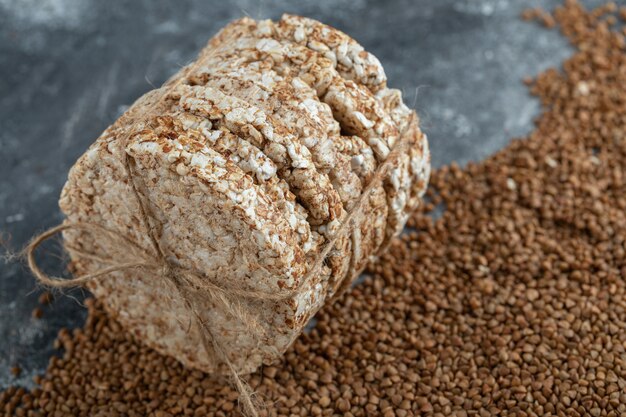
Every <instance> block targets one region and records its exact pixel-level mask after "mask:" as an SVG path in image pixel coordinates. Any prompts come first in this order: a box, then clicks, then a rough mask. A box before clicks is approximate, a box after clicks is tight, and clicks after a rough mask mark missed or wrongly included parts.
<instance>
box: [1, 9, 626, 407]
mask: <svg viewBox="0 0 626 417" xmlns="http://www.w3.org/2000/svg"><path fill="white" fill-rule="evenodd" d="M614 12H616V13H619V15H620V16H621V18H622V19H626V9H621V10H617V8H616V6H615V5H614V4H608V5H607V6H605V7H603V8H601V9H597V10H594V11H591V12H587V11H585V10H584V9H583V8H582V7H581V6H580V5H579V4H578V3H576V2H574V1H567V2H566V4H565V6H563V7H560V8H558V9H557V10H556V11H555V12H554V14H553V15H552V16H551V19H553V20H554V23H555V24H556V25H558V26H559V27H560V28H561V30H562V32H563V33H564V34H565V35H566V36H567V37H568V38H569V39H570V40H571V42H572V43H573V44H574V46H576V47H577V49H578V50H577V52H576V54H575V55H574V56H573V57H572V58H571V59H569V60H568V61H567V62H565V63H564V65H563V68H564V71H563V72H560V71H557V70H548V71H546V72H544V73H543V74H541V75H539V76H538V77H537V79H535V80H529V84H530V85H531V89H532V92H533V93H534V94H536V95H537V96H538V97H539V98H540V99H541V102H542V104H543V106H544V113H543V114H542V115H541V117H540V118H539V119H538V121H537V128H536V130H535V131H534V132H533V133H532V134H531V135H530V136H529V137H527V138H525V139H522V140H515V141H514V142H512V143H511V145H510V146H508V147H507V148H506V149H504V150H502V151H501V152H498V153H497V154H496V155H494V156H492V157H491V158H489V159H488V160H486V161H484V162H481V163H475V164H469V165H468V166H467V167H466V168H464V169H461V168H459V167H458V166H456V165H454V164H453V165H451V166H448V167H443V168H441V169H439V170H438V171H437V172H435V173H434V175H433V177H432V186H431V189H430V199H431V203H430V204H428V205H427V207H423V208H422V210H421V211H419V212H417V213H415V214H414V215H413V217H412V219H411V222H410V225H411V227H412V229H411V231H409V232H408V233H406V234H405V235H404V236H403V237H402V238H401V239H397V240H396V241H395V242H394V244H393V246H392V248H391V250H390V252H389V254H388V255H386V256H385V257H383V258H382V259H381V260H380V261H379V262H378V263H376V264H374V265H371V267H370V270H369V273H370V278H368V279H366V280H365V282H364V283H362V284H360V285H358V286H356V287H355V288H354V289H353V290H352V291H351V292H350V293H349V294H347V295H346V296H345V297H343V298H342V299H340V300H339V301H338V302H336V303H335V304H334V305H332V306H328V307H326V308H325V309H324V310H323V311H321V312H320V313H319V314H318V316H317V320H318V322H317V324H316V326H315V328H314V329H313V330H312V331H311V332H310V333H308V334H305V335H302V337H300V338H299V339H298V340H297V342H296V343H295V345H294V346H293V347H292V348H291V349H290V350H289V351H288V353H287V355H286V357H285V359H284V360H283V362H282V363H281V364H280V365H277V366H272V367H265V368H264V369H263V370H262V371H261V372H259V373H257V374H254V375H252V376H250V377H249V379H248V381H249V383H250V385H251V386H252V387H253V388H254V389H255V391H256V392H257V393H258V395H259V396H260V397H261V398H262V399H263V400H264V402H265V404H266V408H265V410H263V411H262V412H261V414H262V415H268V416H288V415H312V416H317V415H323V416H330V415H344V416H364V415H369V416H384V417H391V416H398V417H406V416H414V415H437V416H442V415H455V416H469V415H478V416H488V415H509V416H512V415H516V416H526V415H528V416H534V415H547V414H554V415H574V416H583V415H591V416H620V415H625V414H626V128H625V126H626V50H625V45H626V43H625V41H624V35H625V32H624V31H623V30H622V29H620V26H618V22H617V20H616V18H615V17H614V16H615V13H614ZM525 16H526V17H529V18H539V19H540V20H542V21H544V23H546V21H547V24H549V25H551V24H552V20H551V19H547V18H546V17H545V16H546V15H545V13H544V12H537V11H533V12H529V13H527V14H526V15H525ZM435 207H438V208H439V209H442V210H443V215H442V216H441V217H439V218H437V219H434V218H433V216H432V215H431V214H430V212H431V211H432V210H433V209H434V208H435ZM88 307H89V318H88V320H87V323H86V325H85V327H84V328H83V329H76V330H74V331H73V332H70V331H67V330H64V331H62V332H61V334H60V335H59V341H58V343H59V347H62V348H63V351H64V354H63V357H62V358H58V357H53V358H52V359H51V361H50V365H49V367H48V370H47V372H46V374H45V375H44V376H43V377H38V378H37V380H36V382H37V383H38V384H39V386H40V388H36V389H34V390H33V391H31V392H27V391H25V390H24V389H22V388H9V389H8V390H7V391H5V392H3V393H2V394H0V410H2V411H4V412H5V413H6V414H8V415H17V416H38V415H51V416H123V415H127V416H145V415H149V416H158V417H161V416H174V415H187V416H205V415H208V416H226V415H232V414H237V393H236V391H235V390H234V389H232V388H230V387H229V386H228V384H226V383H225V382H224V381H221V382H218V381H214V380H212V379H210V378H209V377H208V376H206V375H205V374H202V373H201V372H198V371H189V370H185V369H183V368H182V366H180V365H179V364H178V363H177V362H175V361H174V360H172V359H170V358H166V357H163V356H160V355H159V354H157V353H155V352H153V351H152V350H150V349H148V348H145V347H143V346H142V345H141V344H139V343H138V342H136V341H135V340H133V337H132V336H131V335H129V334H127V333H125V332H124V331H123V330H122V328H121V327H120V325H119V324H118V323H116V322H115V321H114V320H113V319H111V318H109V317H108V316H106V315H105V314H104V313H103V312H102V311H101V309H100V308H99V307H98V304H97V303H94V302H90V303H88Z"/></svg>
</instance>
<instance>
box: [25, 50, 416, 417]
mask: <svg viewBox="0 0 626 417" xmlns="http://www.w3.org/2000/svg"><path fill="white" fill-rule="evenodd" d="M204 52H205V51H203V53H202V54H201V55H200V57H199V58H198V60H197V61H195V62H194V63H193V64H192V65H190V66H187V67H185V68H184V69H183V70H182V71H181V72H179V73H178V74H177V75H175V76H174V77H173V78H172V79H170V80H168V81H167V82H166V83H165V84H164V85H163V86H162V87H161V88H159V89H157V90H155V91H153V92H150V93H148V94H146V95H145V96H144V97H142V98H140V99H139V100H138V101H137V102H136V103H135V105H133V107H139V104H140V103H141V101H142V100H146V101H147V100H149V99H150V98H152V97H151V96H152V94H155V93H157V92H159V91H161V92H162V93H161V94H160V96H159V97H158V99H157V100H155V101H154V102H151V103H149V104H150V106H149V107H148V110H146V111H143V112H142V113H141V115H140V117H139V118H137V119H135V118H134V117H133V109H132V108H131V109H129V111H128V112H127V113H126V114H125V115H124V116H122V117H121V118H120V119H119V120H118V123H122V122H126V123H127V124H126V126H128V129H127V130H126V132H127V133H126V134H125V135H123V136H122V141H121V149H122V150H125V149H126V145H127V144H128V142H129V139H130V137H131V135H132V134H133V132H136V131H137V130H136V129H134V128H136V127H137V126H138V125H139V124H140V123H145V122H146V121H147V120H149V118H150V117H151V116H154V113H156V110H158V108H159V106H158V105H159V104H163V102H164V101H165V100H166V98H167V97H168V96H169V94H170V93H171V92H172V91H173V90H174V89H175V88H176V87H178V86H179V85H180V83H182V82H184V81H185V79H186V78H185V75H186V74H188V73H190V72H191V71H192V70H194V69H195V68H196V67H197V66H199V65H200V64H201V63H202V61H203V59H202V58H206V57H209V56H210V55H211V54H208V55H204ZM144 110H145V109H144ZM415 117H416V116H415V113H414V112H413V113H412V114H411V118H410V120H409V123H407V124H406V126H405V127H404V129H403V130H402V132H400V135H399V139H398V141H397V142H396V143H395V144H394V145H393V146H392V148H391V150H390V152H389V155H388V156H387V158H386V159H385V161H384V162H383V163H382V164H381V165H380V166H379V167H378V168H377V170H376V172H375V174H374V176H373V178H372V179H371V181H370V183H369V184H368V185H367V187H366V188H365V190H364V191H363V193H362V194H361V196H360V197H359V199H358V200H357V202H356V204H355V205H354V207H353V210H351V211H350V213H348V214H347V215H346V216H345V217H344V219H343V221H342V223H341V224H340V226H339V227H338V228H337V231H336V234H335V237H333V238H332V239H330V240H329V241H328V242H327V244H326V245H325V247H324V249H323V250H322V251H321V252H320V253H319V255H318V257H317V259H316V261H315V262H314V264H313V265H312V267H311V269H309V271H308V272H307V273H306V274H305V275H304V277H302V279H301V281H300V283H299V284H298V285H296V286H295V287H294V288H292V289H290V290H289V291H286V292H282V293H280V294H276V293H270V292H265V291H256V290H241V289H237V288H233V287H230V286H225V285H224V284H223V283H216V282H213V281H212V280H211V279H210V278H209V277H208V276H207V275H206V274H204V273H203V272H201V271H197V270H194V269H189V268H185V267H181V266H179V265H177V264H176V263H174V262H172V261H170V260H168V258H167V256H166V254H165V252H164V250H163V249H162V247H161V245H160V243H159V239H158V238H157V236H158V234H157V231H156V229H155V227H153V226H152V224H151V222H150V216H149V215H148V212H147V209H146V206H145V205H144V202H143V198H142V197H141V194H140V193H139V191H138V187H137V184H136V178H135V175H134V173H133V169H132V157H131V156H130V155H129V154H128V153H125V154H124V155H125V157H124V162H125V168H126V172H127V175H128V178H129V179H130V184H131V188H132V190H133V194H134V195H135V197H136V199H137V202H138V204H139V208H140V213H139V214H140V216H139V217H140V220H141V223H142V224H143V225H144V226H145V227H146V229H147V231H148V237H149V240H150V243H151V246H152V248H153V252H154V254H152V253H150V252H149V251H147V250H145V249H144V248H143V247H142V246H141V245H139V244H138V243H136V242H134V241H133V240H131V239H129V238H128V237H126V236H123V235H120V233H119V232H117V231H113V230H110V229H107V228H105V227H103V226H101V225H99V224H97V223H89V222H68V221H65V222H64V223H63V224H60V225H57V226H55V227H52V228H50V229H48V230H46V231H45V232H43V233H41V234H39V235H37V236H35V237H34V238H33V239H32V240H31V241H30V242H29V243H28V245H26V247H25V248H24V250H23V254H24V256H25V257H26V259H27V262H28V267H29V268H30V270H31V272H32V273H33V275H34V276H35V277H36V278H37V280H38V281H39V283H41V284H42V285H44V286H47V287H51V288H59V289H60V288H70V287H76V286H82V285H85V284H87V283H89V282H92V281H95V280H99V279H103V278H105V277H110V276H111V274H113V273H115V272H122V271H131V270H142V271H145V272H150V273H152V274H153V275H154V276H156V277H158V278H160V279H162V280H164V281H165V282H167V283H170V284H172V285H173V286H174V288H175V289H176V291H177V293H178V295H179V296H180V299H181V300H182V301H183V303H184V305H185V308H186V309H187V310H188V311H189V313H191V316H192V318H193V321H194V324H195V326H196V328H197V330H198V333H199V334H200V337H201V341H202V347H203V349H204V350H205V352H206V354H207V355H208V357H217V360H218V362H217V363H223V364H225V365H226V367H227V368H228V371H229V373H230V376H231V378H232V381H233V384H234V386H235V387H236V389H237V391H238V392H239V402H240V405H241V406H242V411H243V413H244V415H246V416H250V417H257V416H258V411H257V405H256V404H255V401H254V400H253V396H254V393H253V391H252V389H251V388H250V386H249V385H248V384H247V383H246V382H245V381H244V380H243V379H242V378H241V376H240V374H239V372H238V371H237V369H236V368H235V366H234V364H233V363H232V362H231V361H230V359H229V358H228V355H227V354H226V349H225V347H224V346H223V345H222V343H221V342H220V340H219V338H217V337H215V335H214V334H213V333H212V329H211V326H209V325H208V322H207V321H205V320H203V319H202V317H201V315H200V314H199V312H198V310H197V309H196V307H195V303H194V302H193V300H194V298H200V299H204V300H211V301H213V302H215V303H217V304H219V305H221V306H222V307H223V308H224V310H225V311H227V312H228V313H229V314H231V315H232V316H233V317H235V318H237V319H238V320H239V321H240V322H241V323H242V324H244V326H245V327H246V329H247V330H249V331H250V332H251V334H253V335H255V336H257V337H259V336H262V335H263V334H264V330H263V328H262V326H261V325H260V324H259V323H258V322H257V321H256V319H255V318H254V317H253V315H252V314H249V313H248V312H246V311H245V310H243V309H242V308H241V306H240V305H239V303H237V302H236V300H237V299H249V300H261V301H263V300H270V301H281V300H287V299H290V298H293V297H294V296H295V295H297V294H298V292H299V291H300V289H301V287H302V286H303V285H304V284H305V283H307V282H308V281H309V280H310V279H312V278H314V277H315V276H316V275H317V274H318V273H319V272H320V269H321V268H322V267H323V266H324V264H325V261H326V258H327V257H328V256H329V255H330V253H331V251H332V250H333V249H334V247H335V244H336V243H337V241H338V240H339V239H341V238H343V237H344V235H345V234H346V233H351V231H352V229H353V228H354V227H358V226H360V225H361V224H362V222H363V221H364V220H365V217H366V214H365V212H364V208H365V207H366V205H367V203H368V202H369V198H370V196H371V194H372V192H373V191H374V190H375V189H376V188H378V187H379V186H380V185H381V184H382V181H383V180H384V179H385V178H386V177H387V176H388V172H389V170H390V169H392V168H393V167H395V166H396V165H397V159H398V158H399V157H400V156H401V155H402V154H403V153H404V151H405V148H407V146H408V144H409V143H410V141H411V139H412V137H411V135H406V131H407V130H408V128H409V127H410V126H412V124H413V123H414V122H415ZM127 119H130V120H127ZM65 230H79V231H83V232H88V233H91V234H92V235H93V236H94V237H96V238H97V239H98V240H99V241H101V242H106V243H108V244H109V245H108V246H109V247H111V248H115V249H114V250H111V251H109V253H107V254H106V256H103V255H101V254H97V253H90V252H85V251H82V250H80V249H78V248H75V247H70V246H66V249H68V250H69V251H70V253H73V254H75V255H78V256H79V257H82V258H84V259H88V260H91V261H95V262H97V263H99V264H101V265H107V266H106V267H104V268H101V269H98V270H96V271H94V272H91V273H88V274H84V275H80V276H76V277H73V278H70V279H66V278H59V277H53V276H49V275H47V274H46V273H45V272H43V271H42V270H41V269H40V268H39V266H38V265H37V262H36V260H35V251H36V249H37V248H38V247H39V246H40V245H41V244H43V243H44V242H45V241H46V240H48V239H50V238H52V237H53V236H55V235H57V234H59V233H61V232H63V231H65ZM129 255H130V256H129ZM353 256H354V254H353V253H352V254H351V257H353ZM129 258H131V259H130V260H128V261H125V262H117V261H116V259H129ZM212 353H213V354H212ZM274 356H275V357H276V358H278V356H279V354H278V352H275V353H274Z"/></svg>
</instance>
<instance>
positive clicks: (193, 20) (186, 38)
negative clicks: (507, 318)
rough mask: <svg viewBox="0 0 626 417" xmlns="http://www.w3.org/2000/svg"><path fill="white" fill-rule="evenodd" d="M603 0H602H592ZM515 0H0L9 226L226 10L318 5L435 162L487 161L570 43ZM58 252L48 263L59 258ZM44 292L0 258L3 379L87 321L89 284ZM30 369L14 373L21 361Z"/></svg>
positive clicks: (39, 218) (26, 380)
mask: <svg viewBox="0 0 626 417" xmlns="http://www.w3.org/2000/svg"><path fill="white" fill-rule="evenodd" d="M594 3H596V2H594ZM557 4H559V2H558V1H551V0H545V1H539V0H536V1H515V0H482V1H479V0H458V1H454V0H431V1H426V0H422V1H409V0H387V1H375V0H317V1H314V2H300V1H293V2H290V1H286V0H265V1H260V2H256V1H253V0H249V1H247V0H240V1H234V2H230V3H228V2H225V1H219V0H212V1H202V0H185V1H166V0H158V1H155V0H145V1H130V0H127V1H124V0H116V1H97V0H0V231H1V232H2V233H3V235H4V237H5V238H7V237H9V236H10V242H11V245H12V246H13V247H14V248H15V247H20V246H21V245H23V244H24V243H25V242H26V241H27V239H28V238H29V237H30V236H32V235H34V234H35V233H37V232H39V231H42V230H43V229H44V228H47V227H50V226H52V225H55V224H57V223H59V222H60V221H61V216H60V213H59V210H58V207H57V199H58V195H59V192H60V190H61V187H62V186H63V183H64V181H65V179H66V175H67V171H68V169H69V167H70V166H71V165H72V164H73V162H74V161H75V160H76V159H77V158H78V156H79V155H80V154H81V153H82V152H83V151H84V150H85V149H86V148H87V146H88V145H89V144H90V143H91V142H92V141H93V140H94V139H95V138H96V137H97V136H98V134H99V133H100V132H101V131H102V130H104V128H105V127H106V126H107V125H109V124H110V123H111V122H112V121H113V120H115V119H116V118H117V117H118V116H119V115H120V114H121V113H122V112H123V111H124V110H125V109H126V106H128V105H129V104H130V103H131V102H132V101H134V99H136V98H137V97H138V96H140V95H141V94H142V93H144V92H146V91H147V90H149V89H151V88H152V86H158V85H160V84H161V83H162V82H163V81H164V80H165V79H166V78H167V77H169V76H170V75H172V74H173V73H174V72H176V71H177V70H178V69H179V68H180V67H181V66H182V65H185V64H186V63H188V62H189V61H190V60H192V59H193V58H194V56H195V55H196V53H197V52H198V51H199V50H200V48H201V47H202V46H203V45H204V44H205V42H206V41H207V40H208V39H209V38H210V37H211V36H212V35H213V34H214V33H215V32H216V31H217V30H218V29H219V28H220V27H222V26H223V25H225V24H226V23H227V22H228V21H230V20H232V19H235V18H238V17H241V16H243V15H249V16H251V17H254V18H268V17H269V18H278V17H279V16H280V15H281V13H283V12H290V13H296V14H302V15H305V16H310V17H313V18H316V19H319V20H321V21H323V22H326V23H328V24H330V25H333V26H335V27H337V28H340V29H342V30H343V31H345V32H347V33H349V34H350V35H352V36H353V37H354V38H356V39H357V40H359V41H360V42H361V43H362V44H363V45H364V46H365V48H366V49H368V50H369V51H371V52H373V53H374V54H375V55H376V56H378V57H379V58H380V60H381V61H382V63H383V65H384V66H385V69H386V72H387V75H388V78H389V83H390V85H391V86H394V87H397V88H401V89H402V90H403V92H404V96H405V100H406V102H407V103H408V104H410V105H412V106H413V107H415V108H416V109H417V110H418V112H419V114H420V116H421V118H422V124H423V128H424V130H425V131H426V132H427V133H428V137H429V140H430V146H431V150H432V155H433V163H434V165H435V166H440V165H442V164H446V163H449V162H451V161H458V162H459V163H461V164H463V163H466V162H467V161H470V160H480V159H481V158H484V157H486V156H487V155H489V154H491V153H493V152H494V151H496V150H498V149H499V148H501V147H503V146H504V145H506V144H507V143H508V141H509V140H510V138H512V137H516V136H520V135H524V134H525V133H527V132H528V131H529V130H530V129H531V128H532V120H533V118H534V117H535V116H536V115H537V113H538V110H539V106H538V103H537V101H536V100H535V99H533V98H532V97H530V96H529V95H528V93H527V91H526V88H525V87H524V86H523V85H522V83H521V79H522V78H523V77H524V76H526V75H534V74H537V73H538V72H540V71H542V70H544V69H545V68H547V67H549V66H554V65H558V64H559V63H560V62H561V60H562V59H563V58H565V57H566V56H568V54H569V53H570V49H569V47H568V45H567V43H566V41H565V40H564V39H563V38H561V37H560V36H559V34H558V32H556V31H554V30H553V31H548V30H544V29H542V28H540V27H539V26H538V25H536V24H530V23H524V22H522V21H521V20H520V19H519V14H520V12H521V11H522V10H523V9H524V8H526V7H529V6H538V5H541V6H543V7H546V8H553V7H554V6H556V5H557ZM55 263H57V264H58V262H51V261H49V260H48V261H46V263H44V266H47V267H49V268H51V270H55V269H56V270H57V271H58V270H59V267H58V266H57V267H55V265H54V264H55ZM39 293H40V292H39V291H38V290H37V289H36V286H35V282H34V280H33V278H32V277H31V276H30V275H29V274H28V273H27V272H26V270H25V268H24V267H23V266H22V265H20V264H15V263H10V264H2V263H1V262H0V389H1V388H3V387H6V386H8V385H10V384H16V383H17V384H22V385H31V380H32V376H33V375H34V374H35V373H41V372H42V371H43V369H44V368H45V366H46V364H47V361H48V358H49V357H50V355H52V354H54V352H55V351H54V349H53V347H52V341H53V339H54V337H55V335H56V333H57V332H58V330H59V329H60V328H61V327H63V326H70V327H75V326H79V325H80V324H81V322H82V320H84V317H85V312H84V308H83V307H82V306H81V303H80V300H81V299H82V297H83V296H84V294H83V293H82V292H81V291H80V290H75V291H71V292H69V293H68V294H67V295H68V296H66V297H62V298H61V299H59V300H57V301H55V302H54V303H53V304H52V305H51V306H49V307H45V308H44V317H43V318H42V319H40V320H36V319H33V318H31V311H32V310H33V308H35V307H36V306H37V297H38V294H39ZM15 364H17V365H19V366H20V367H22V368H23V372H22V374H21V376H20V377H18V378H14V377H12V376H10V374H9V369H10V367H11V366H13V365H15Z"/></svg>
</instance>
